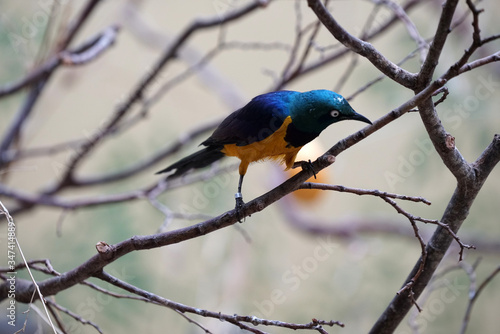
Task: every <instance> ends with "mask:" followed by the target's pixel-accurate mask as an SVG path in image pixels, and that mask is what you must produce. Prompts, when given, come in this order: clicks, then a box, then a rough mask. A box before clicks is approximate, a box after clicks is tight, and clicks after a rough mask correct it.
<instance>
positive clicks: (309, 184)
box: [299, 182, 431, 205]
mask: <svg viewBox="0 0 500 334" xmlns="http://www.w3.org/2000/svg"><path fill="white" fill-rule="evenodd" d="M299 189H320V190H333V191H338V192H348V193H351V194H356V195H371V196H377V197H381V198H395V199H401V200H404V201H412V202H422V203H425V204H427V205H431V202H429V201H428V200H426V199H425V198H423V197H414V196H406V195H398V194H393V193H388V192H385V191H380V190H377V189H373V190H370V189H360V188H349V187H345V186H341V185H333V184H324V183H315V182H304V183H303V184H302V185H301V186H300V187H299Z"/></svg>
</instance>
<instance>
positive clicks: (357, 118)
mask: <svg viewBox="0 0 500 334" xmlns="http://www.w3.org/2000/svg"><path fill="white" fill-rule="evenodd" d="M349 119H352V120H355V121H361V122H365V123H368V124H372V122H370V120H369V119H368V118H366V117H365V116H363V115H361V114H358V113H357V112H354V115H352V116H350V117H349Z"/></svg>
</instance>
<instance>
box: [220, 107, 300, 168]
mask: <svg viewBox="0 0 500 334" xmlns="http://www.w3.org/2000/svg"><path fill="white" fill-rule="evenodd" d="M291 122H292V119H291V117H290V116H288V117H287V118H286V119H285V121H284V122H283V124H282V125H281V127H280V128H279V129H278V130H276V131H275V132H274V133H273V134H272V135H270V136H269V137H267V138H265V139H263V140H261V141H257V142H254V143H252V144H249V145H245V146H237V145H236V144H227V145H224V148H223V149H222V152H223V153H224V154H226V155H228V156H232V157H237V158H239V159H240V160H241V163H240V168H239V172H240V175H245V174H246V172H247V168H248V165H249V164H250V163H252V162H255V161H259V160H264V159H273V160H278V161H280V162H281V163H285V164H286V169H289V168H291V167H292V166H293V163H294V162H295V157H296V156H297V153H298V152H299V151H300V149H301V148H302V146H300V147H287V146H288V143H287V142H286V141H285V135H286V129H287V127H288V124H290V123H291Z"/></svg>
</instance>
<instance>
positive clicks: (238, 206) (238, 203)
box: [234, 192, 245, 223]
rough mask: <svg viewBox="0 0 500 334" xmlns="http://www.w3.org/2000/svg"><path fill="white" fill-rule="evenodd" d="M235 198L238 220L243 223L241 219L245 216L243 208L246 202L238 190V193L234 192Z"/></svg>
mask: <svg viewBox="0 0 500 334" xmlns="http://www.w3.org/2000/svg"><path fill="white" fill-rule="evenodd" d="M234 199H235V200H236V206H235V207H234V209H235V210H236V216H237V217H238V221H239V222H240V223H242V221H241V219H242V218H243V217H242V214H241V209H242V208H243V204H245V202H243V195H242V194H241V193H240V192H237V193H236V194H234Z"/></svg>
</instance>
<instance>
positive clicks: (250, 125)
mask: <svg viewBox="0 0 500 334" xmlns="http://www.w3.org/2000/svg"><path fill="white" fill-rule="evenodd" d="M287 102H288V101H287V99H286V98H284V97H283V96H279V95H278V96H277V95H273V96H270V95H269V94H266V95H261V96H258V97H256V98H254V99H253V100H252V101H250V102H249V103H248V104H247V105H246V106H244V107H243V108H241V109H239V110H236V111H235V112H233V113H232V114H230V115H229V116H228V117H227V118H226V119H224V121H222V123H221V124H220V125H219V126H218V127H217V129H216V130H215V131H214V133H213V134H212V135H211V136H210V137H209V138H208V139H207V140H205V141H204V142H203V143H202V145H205V146H211V145H225V144H236V145H238V146H245V145H249V144H251V143H254V142H258V141H261V140H263V139H265V138H267V137H269V136H270V135H271V134H273V133H274V132H275V131H276V130H278V129H279V128H280V127H281V125H282V124H283V122H284V120H285V119H286V117H287V116H288V115H289V108H288V103H287Z"/></svg>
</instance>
